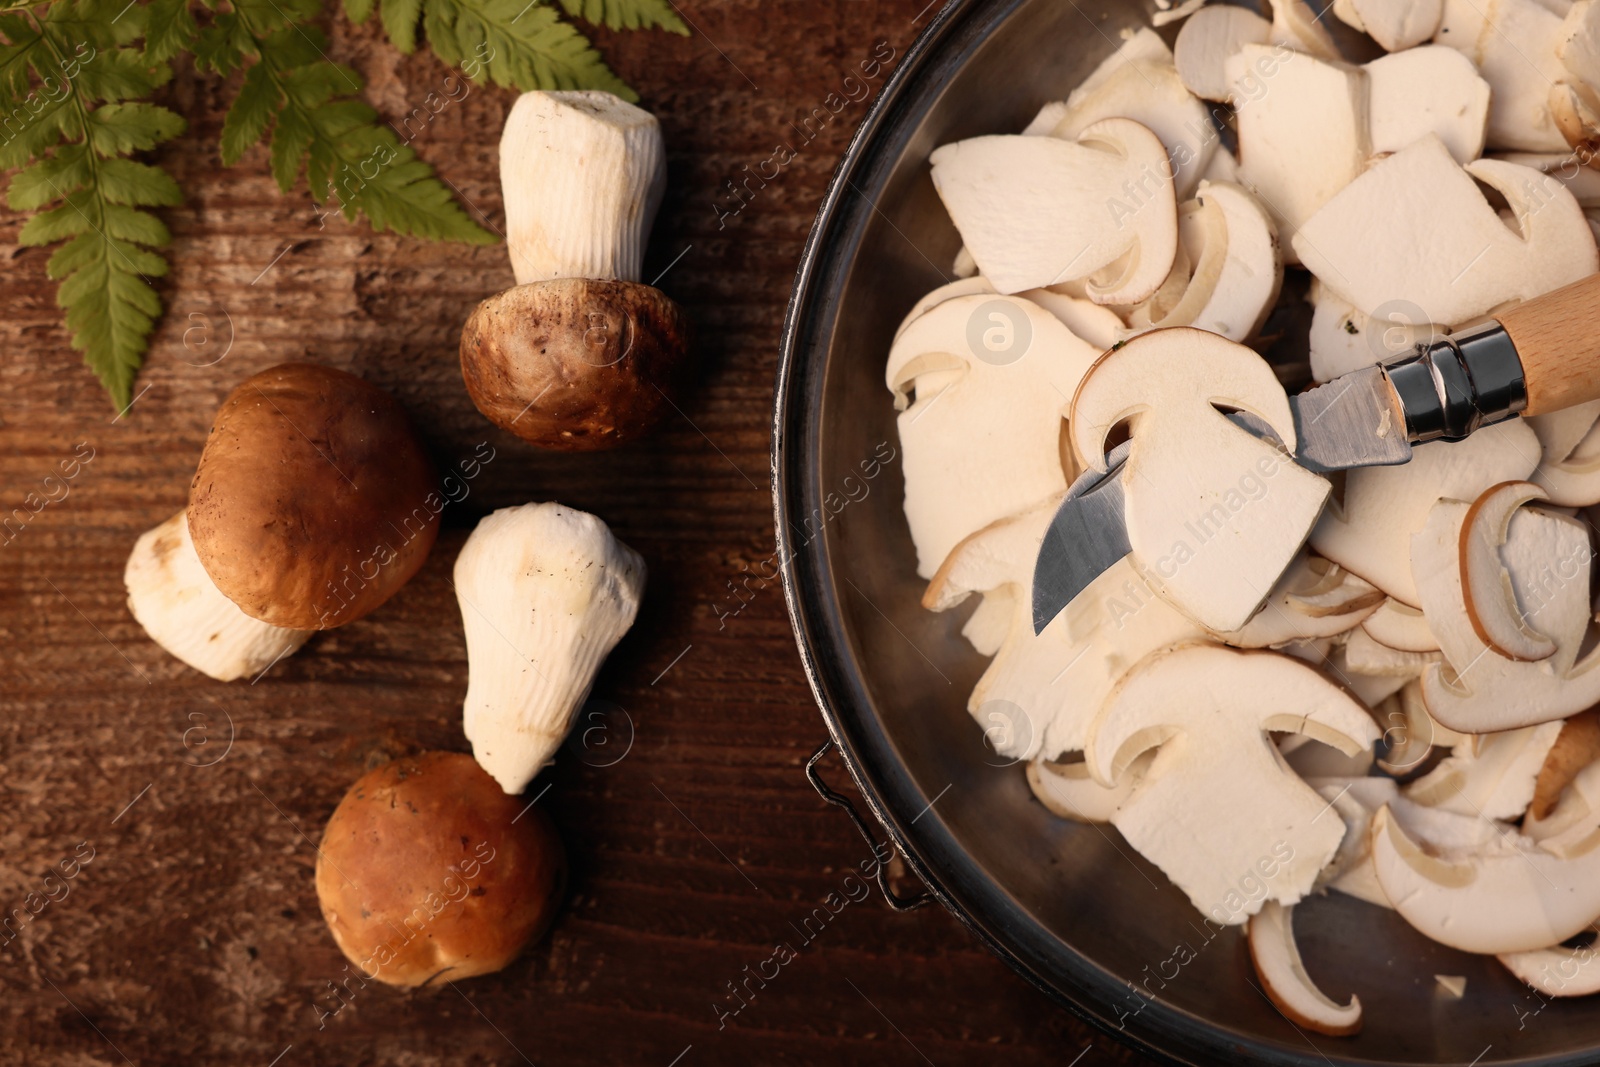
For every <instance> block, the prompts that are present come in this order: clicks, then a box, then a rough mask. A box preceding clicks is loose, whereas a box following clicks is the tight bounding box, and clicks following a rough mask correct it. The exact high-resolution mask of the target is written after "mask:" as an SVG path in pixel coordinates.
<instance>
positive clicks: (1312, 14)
mask: <svg viewBox="0 0 1600 1067" xmlns="http://www.w3.org/2000/svg"><path fill="white" fill-rule="evenodd" d="M1269 2H1270V3H1271V5H1272V38H1271V43H1272V44H1273V45H1276V46H1278V47H1280V48H1281V47H1283V46H1285V45H1287V46H1288V47H1290V48H1292V49H1294V50H1295V51H1296V52H1303V53H1305V54H1306V55H1310V56H1315V57H1316V58H1317V59H1324V60H1330V61H1334V60H1337V59H1338V58H1339V47H1338V46H1337V45H1335V44H1334V43H1333V38H1332V37H1331V36H1329V35H1328V31H1327V30H1326V29H1324V28H1323V26H1322V23H1320V22H1318V21H1317V11H1316V10H1314V9H1313V8H1312V7H1311V5H1310V4H1308V3H1306V0H1269Z"/></svg>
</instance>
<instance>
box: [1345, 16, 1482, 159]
mask: <svg viewBox="0 0 1600 1067" xmlns="http://www.w3.org/2000/svg"><path fill="white" fill-rule="evenodd" d="M1432 32H1433V31H1432V30H1431V29H1430V30H1429V31H1428V34H1427V35H1426V36H1432ZM1361 69H1362V70H1364V71H1366V74H1367V94H1368V99H1369V111H1368V115H1367V121H1368V128H1369V130H1370V132H1371V137H1372V152H1373V154H1374V155H1378V154H1380V153H1386V152H1398V151H1400V150H1401V149H1402V148H1405V147H1407V146H1408V145H1410V144H1411V143H1412V142H1413V141H1415V140H1417V138H1419V137H1423V136H1426V135H1427V134H1430V133H1432V134H1435V135H1437V136H1438V138H1439V140H1440V141H1442V142H1444V146H1445V148H1446V149H1448V150H1449V152H1450V155H1451V156H1452V157H1453V158H1454V159H1455V161H1456V162H1457V163H1470V162H1472V161H1473V160H1474V159H1477V158H1478V157H1479V156H1481V155H1483V138H1484V130H1485V129H1486V127H1487V123H1488V119H1489V83H1488V82H1486V81H1484V80H1483V79H1482V78H1480V77H1479V76H1478V70H1477V68H1476V67H1474V66H1473V65H1472V60H1470V59H1468V58H1467V57H1466V56H1464V55H1462V54H1461V53H1460V52H1457V51H1456V50H1455V49H1453V48H1445V47H1444V46H1443V45H1429V46H1427V47H1424V48H1411V49H1409V50H1407V51H1404V52H1395V53H1394V54H1393V55H1389V56H1384V57H1383V58H1381V59H1375V60H1373V61H1372V62H1371V63H1368V64H1367V65H1366V66H1364V67H1362V68H1361Z"/></svg>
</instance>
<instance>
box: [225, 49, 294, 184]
mask: <svg viewBox="0 0 1600 1067" xmlns="http://www.w3.org/2000/svg"><path fill="white" fill-rule="evenodd" d="M267 75H268V70H267V68H266V67H264V66H262V65H261V64H260V63H257V64H256V65H255V66H253V67H251V68H250V69H249V70H247V71H245V74H244V84H243V85H242V86H240V88H239V95H238V96H236V97H234V100H233V106H232V107H230V108H229V109H228V117H227V119H225V120H224V121H223V123H222V146H221V151H222V162H223V163H225V164H227V165H228V166H230V167H231V166H233V165H234V164H235V163H237V162H239V159H240V157H241V156H243V155H244V153H245V150H246V149H248V148H249V147H250V146H251V145H253V144H255V143H256V142H258V141H260V140H261V137H262V135H263V134H265V133H266V132H267V126H268V125H269V124H270V123H271V122H272V117H273V116H274V115H276V114H277V113H278V108H279V107H281V106H282V104H283V94H282V93H281V92H279V91H278V87H277V86H276V85H275V84H273V82H272V79H271V78H269V77H268V76H267Z"/></svg>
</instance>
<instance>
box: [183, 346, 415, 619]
mask: <svg viewBox="0 0 1600 1067" xmlns="http://www.w3.org/2000/svg"><path fill="white" fill-rule="evenodd" d="M443 506H444V501H443V499H442V498H441V496H440V495H439V490H438V484H437V480H436V478H435V475H434V469H433V463H432V462H431V461H430V460H429V458H428V454H427V452H426V451H425V450H424V448H423V446H422V442H421V441H420V440H419V439H418V437H417V434H416V431H415V430H414V429H413V427H412V425H411V420H410V419H409V418H407V416H406V413H405V409H404V408H402V407H401V406H400V403H399V401H397V400H395V399H394V398H393V397H392V396H390V395H389V394H388V393H386V392H384V391H383V390H382V389H379V388H378V387H377V386H375V385H373V384H371V383H370V382H366V381H363V380H362V379H360V378H358V377H356V376H355V375H353V374H347V373H346V372H344V371H342V370H335V369H334V368H332V367H321V366H316V365H314V364H310V363H285V364H283V365H282V366H278V367H273V368H272V369H271V370H266V371H262V372H261V373H260V374H257V375H255V376H254V377H251V378H247V379H245V380H244V381H243V382H241V383H240V384H239V386H238V388H236V389H234V391H233V392H232V393H230V394H229V395H228V399H227V400H225V401H223V404H222V407H221V409H219V410H218V411H217V417H216V421H215V422H214V423H212V426H211V436H210V437H209V438H207V440H206V447H205V451H204V452H203V453H201V455H200V466H199V468H198V469H197V470H196V471H195V475H194V483H193V484H192V485H191V486H190V488H189V533H190V535H191V536H192V537H193V538H194V547H195V551H196V552H197V553H199V556H200V562H201V563H202V564H203V565H204V566H205V569H206V573H207V574H209V575H210V576H211V580H212V581H213V582H215V583H216V585H217V588H218V589H220V590H222V592H223V593H224V594H225V595H226V596H227V597H228V599H230V600H232V601H233V602H234V603H235V604H237V605H239V607H240V609H241V610H242V611H244V613H245V614H246V615H250V616H252V617H254V618H257V619H260V620H261V621H262V622H269V623H272V624H273V625H274V626H287V627H289V628H291V629H296V630H325V629H328V628H329V627H332V626H340V625H342V624H344V623H347V622H349V621H351V620H352V619H359V618H360V617H361V616H363V615H365V614H367V613H368V612H370V611H372V610H373V609H375V608H376V607H378V605H380V604H382V603H383V602H384V601H385V600H388V599H389V597H390V596H392V595H394V593H395V591H396V590H398V589H399V588H400V587H401V586H402V585H404V584H405V583H406V581H407V579H409V578H410V577H411V576H412V575H413V574H415V573H416V572H417V569H418V568H419V567H421V566H422V561H423V560H424V559H426V558H427V555H428V550H429V549H430V548H432V547H433V541H434V538H435V537H436V536H438V533H439V512H440V511H441V510H443Z"/></svg>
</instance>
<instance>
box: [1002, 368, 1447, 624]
mask: <svg viewBox="0 0 1600 1067" xmlns="http://www.w3.org/2000/svg"><path fill="white" fill-rule="evenodd" d="M1388 373H1389V372H1388V369H1387V368H1385V367H1383V366H1373V367H1366V368H1363V369H1362V370H1358V371H1353V372H1351V373H1349V374H1346V375H1344V376H1342V377H1339V378H1335V379H1333V380H1332V381H1330V382H1327V383H1325V384H1323V385H1319V386H1316V387H1315V388H1312V389H1308V390H1306V391H1305V392H1302V393H1297V394H1296V395H1294V396H1291V397H1290V398H1289V410H1290V413H1291V414H1292V415H1293V417H1294V425H1295V436H1296V438H1297V444H1298V446H1299V447H1298V448H1297V449H1296V451H1295V454H1294V459H1295V461H1296V462H1297V463H1299V464H1300V465H1301V466H1303V467H1305V468H1306V469H1307V470H1310V471H1313V472H1315V473H1318V474H1326V473H1329V472H1332V471H1337V470H1347V469H1349V468H1352V467H1369V466H1390V465H1393V464H1397V463H1404V462H1406V461H1407V460H1409V459H1410V458H1411V443H1412V441H1411V437H1410V436H1409V435H1408V431H1407V427H1408V422H1407V417H1406V408H1405V406H1404V405H1403V404H1402V402H1401V395H1400V393H1399V392H1398V391H1397V389H1396V387H1395V386H1393V385H1391V384H1390V380H1389V376H1388ZM1228 417H1229V418H1230V419H1232V420H1233V421H1234V422H1236V423H1238V424H1239V425H1240V426H1241V427H1242V428H1243V429H1246V430H1249V431H1250V432H1251V433H1254V434H1255V435H1256V436H1258V437H1264V438H1269V439H1271V440H1273V441H1274V442H1277V441H1278V439H1277V435H1276V434H1274V433H1273V432H1272V428H1271V427H1270V426H1268V425H1267V423H1266V422H1265V421H1264V420H1262V419H1260V418H1257V417H1256V416H1255V415H1252V414H1250V413H1249V412H1245V411H1236V412H1232V413H1231V414H1229V416H1228ZM1474 428H1475V427H1474ZM1278 443H1279V444H1280V445H1281V442H1278ZM1130 444H1131V442H1124V443H1122V444H1121V445H1118V446H1117V447H1116V448H1115V449H1113V450H1112V452H1111V453H1110V454H1109V455H1107V457H1106V470H1105V471H1104V472H1103V473H1102V472H1100V471H1088V472H1086V473H1085V474H1083V475H1082V476H1081V477H1079V478H1078V480H1077V481H1075V482H1073V484H1072V486H1071V488H1069V489H1068V490H1067V495H1066V496H1065V497H1064V498H1063V499H1062V502H1061V505H1060V507H1059V508H1058V509H1057V510H1056V514H1055V517H1054V518H1053V519H1051V521H1050V526H1049V527H1048V529H1046V531H1045V536H1044V541H1043V542H1042V543H1041V544H1040V546H1039V557H1038V560H1037V562H1036V563H1035V565H1034V572H1033V603H1032V609H1033V632H1034V633H1036V634H1037V633H1039V632H1040V631H1042V630H1043V629H1044V628H1045V627H1046V626H1047V625H1049V623H1050V620H1051V619H1053V618H1055V617H1056V616H1057V615H1058V614H1060V612H1061V610H1062V609H1063V608H1065V607H1066V606H1067V605H1068V604H1070V603H1071V602H1072V600H1073V598H1074V597H1076V596H1077V595H1078V594H1079V593H1081V592H1082V591H1083V590H1084V589H1086V588H1087V587H1088V586H1089V583H1090V582H1092V581H1094V580H1095V579H1096V578H1098V577H1099V576H1100V575H1101V574H1102V573H1104V572H1105V571H1106V569H1107V568H1109V567H1111V566H1112V565H1113V564H1115V563H1116V562H1117V561H1118V560H1120V559H1122V558H1123V557H1124V556H1126V555H1127V554H1128V553H1129V551H1131V547H1130V545H1129V543H1128V531H1127V525H1126V523H1125V522H1124V520H1123V508H1124V496H1123V481H1122V475H1123V469H1124V464H1125V463H1126V462H1127V458H1128V452H1129V446H1130Z"/></svg>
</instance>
